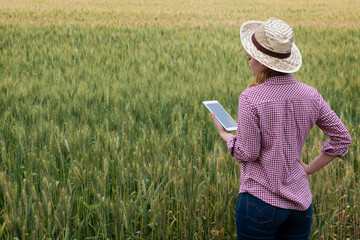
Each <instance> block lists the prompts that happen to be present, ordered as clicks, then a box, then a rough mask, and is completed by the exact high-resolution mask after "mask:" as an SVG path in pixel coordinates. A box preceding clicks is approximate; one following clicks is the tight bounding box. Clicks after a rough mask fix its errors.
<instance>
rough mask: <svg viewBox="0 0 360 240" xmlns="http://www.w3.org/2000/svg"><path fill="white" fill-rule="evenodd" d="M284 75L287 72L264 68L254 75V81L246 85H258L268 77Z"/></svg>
mask: <svg viewBox="0 0 360 240" xmlns="http://www.w3.org/2000/svg"><path fill="white" fill-rule="evenodd" d="M285 75H288V73H282V72H277V71H275V70H272V69H270V68H265V69H264V70H262V71H261V72H260V73H258V74H257V75H256V76H255V79H254V82H252V83H250V84H249V85H248V88H249V87H254V86H258V85H260V84H262V83H263V82H265V80H266V79H267V78H269V77H274V76H285Z"/></svg>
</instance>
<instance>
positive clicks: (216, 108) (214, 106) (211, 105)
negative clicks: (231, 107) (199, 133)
mask: <svg viewBox="0 0 360 240" xmlns="http://www.w3.org/2000/svg"><path fill="white" fill-rule="evenodd" d="M203 104H204V105H205V106H206V107H207V108H208V109H209V110H210V112H213V113H214V114H215V117H216V118H217V120H219V122H220V123H221V125H223V127H224V128H225V129H226V131H234V130H236V129H237V124H236V122H235V121H234V119H233V118H232V117H231V116H230V115H229V114H228V112H227V111H226V110H225V109H224V108H223V107H222V106H221V104H220V103H219V102H218V101H203Z"/></svg>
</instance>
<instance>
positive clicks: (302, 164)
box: [298, 159, 311, 175]
mask: <svg viewBox="0 0 360 240" xmlns="http://www.w3.org/2000/svg"><path fill="white" fill-rule="evenodd" d="M298 162H299V163H300V164H301V166H302V167H303V168H304V170H305V172H306V174H307V175H310V174H311V170H310V166H309V165H307V164H305V163H304V162H303V161H301V159H299V160H298Z"/></svg>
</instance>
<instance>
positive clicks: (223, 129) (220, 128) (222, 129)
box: [211, 113, 233, 142]
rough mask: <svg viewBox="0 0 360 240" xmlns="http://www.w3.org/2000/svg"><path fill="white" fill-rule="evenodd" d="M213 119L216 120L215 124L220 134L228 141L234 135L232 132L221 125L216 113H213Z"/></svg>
mask: <svg viewBox="0 0 360 240" xmlns="http://www.w3.org/2000/svg"><path fill="white" fill-rule="evenodd" d="M211 117H212V120H213V122H214V125H215V127H216V129H217V131H218V133H219V135H220V137H221V138H222V139H223V140H224V141H225V142H228V140H229V138H230V137H231V136H233V135H232V134H231V133H230V132H228V131H226V129H225V128H224V127H223V126H222V125H221V123H220V122H219V120H217V118H216V117H215V114H214V113H211Z"/></svg>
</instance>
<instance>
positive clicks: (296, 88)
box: [227, 75, 351, 211]
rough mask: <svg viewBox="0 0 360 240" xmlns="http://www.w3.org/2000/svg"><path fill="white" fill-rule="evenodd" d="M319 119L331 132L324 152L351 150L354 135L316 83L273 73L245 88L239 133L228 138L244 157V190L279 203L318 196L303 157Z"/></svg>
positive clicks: (296, 203) (292, 205) (291, 204)
mask: <svg viewBox="0 0 360 240" xmlns="http://www.w3.org/2000/svg"><path fill="white" fill-rule="evenodd" d="M314 124H316V125H318V126H319V128H320V129H321V130H322V131H323V132H324V133H325V135H327V136H328V137H329V141H326V142H324V143H323V145H322V149H321V151H322V152H324V153H326V154H328V155H334V156H343V155H344V154H345V153H346V152H347V150H348V148H349V145H350V143H351V137H350V134H349V132H348V131H347V129H346V127H345V126H344V124H343V123H342V122H341V120H340V119H339V118H338V116H336V114H335V113H334V112H333V111H332V110H331V108H330V107H329V105H328V104H327V103H326V102H325V100H324V99H323V98H322V96H321V95H320V94H319V93H318V92H317V91H316V90H315V89H314V88H312V87H309V86H307V85H305V84H303V83H300V82H298V81H297V80H296V79H295V78H294V77H293V76H292V75H287V76H276V77H271V78H268V79H266V81H265V82H264V83H263V84H260V85H258V86H255V87H251V88H248V89H246V90H245V91H244V92H242V93H241V95H240V97H239V112H238V129H237V135H236V136H232V137H231V138H230V139H229V141H228V143H227V146H228V149H229V152H230V154H231V156H233V157H235V158H236V160H237V162H239V163H241V186H240V191H239V192H240V193H241V192H248V193H250V194H252V195H254V196H255V197H258V198H260V199H261V200H263V201H265V202H267V203H268V204H271V205H273V206H276V207H280V208H286V209H295V210H300V211H304V210H306V209H307V208H308V207H309V206H310V204H311V201H312V196H311V192H310V188H309V182H308V179H307V174H306V173H305V171H304V169H303V168H302V166H301V165H300V163H299V162H298V159H300V158H301V151H302V148H303V146H304V144H305V141H306V137H307V135H308V134H309V131H310V129H311V128H312V127H313V125H314Z"/></svg>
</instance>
